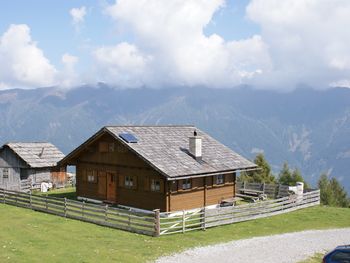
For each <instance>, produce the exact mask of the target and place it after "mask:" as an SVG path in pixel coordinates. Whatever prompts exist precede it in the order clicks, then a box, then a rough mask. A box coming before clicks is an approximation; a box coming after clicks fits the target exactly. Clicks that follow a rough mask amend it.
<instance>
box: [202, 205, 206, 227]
mask: <svg viewBox="0 0 350 263" xmlns="http://www.w3.org/2000/svg"><path fill="white" fill-rule="evenodd" d="M205 225H206V223H205V207H204V208H203V214H202V229H203V230H206V226H205Z"/></svg>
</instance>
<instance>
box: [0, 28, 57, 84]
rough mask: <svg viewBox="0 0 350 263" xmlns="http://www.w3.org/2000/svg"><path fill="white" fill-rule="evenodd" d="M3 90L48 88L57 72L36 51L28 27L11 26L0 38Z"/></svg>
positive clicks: (40, 51)
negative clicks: (7, 88)
mask: <svg viewBox="0 0 350 263" xmlns="http://www.w3.org/2000/svg"><path fill="white" fill-rule="evenodd" d="M0 61H1V64H0V88H1V87H2V88H6V87H32V86H49V85H52V84H53V83H54V80H55V76H56V73H57V71H56V69H55V67H54V66H53V65H52V64H51V63H50V61H49V60H48V59H47V58H46V57H45V55H44V53H43V51H42V50H41V49H40V48H38V47H37V44H36V42H34V41H33V40H32V38H31V35H30V28H29V27H28V26H27V25H25V24H21V25H11V26H10V27H9V28H8V29H7V31H6V32H5V33H4V34H3V35H2V36H0Z"/></svg>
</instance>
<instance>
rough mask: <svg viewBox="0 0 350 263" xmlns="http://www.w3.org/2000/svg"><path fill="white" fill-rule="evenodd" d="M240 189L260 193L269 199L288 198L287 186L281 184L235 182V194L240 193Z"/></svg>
mask: <svg viewBox="0 0 350 263" xmlns="http://www.w3.org/2000/svg"><path fill="white" fill-rule="evenodd" d="M242 189H247V190H258V191H262V193H263V194H266V195H267V196H268V197H269V198H276V197H277V198H280V197H285V196H289V191H288V190H289V186H288V185H282V184H267V183H248V182H237V183H236V193H240V191H241V190H242Z"/></svg>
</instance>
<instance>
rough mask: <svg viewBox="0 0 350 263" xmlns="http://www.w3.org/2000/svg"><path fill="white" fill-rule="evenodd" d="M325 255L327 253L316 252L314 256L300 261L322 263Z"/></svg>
mask: <svg viewBox="0 0 350 263" xmlns="http://www.w3.org/2000/svg"><path fill="white" fill-rule="evenodd" d="M324 255H325V254H323V253H316V254H315V255H313V256H312V257H310V258H308V259H305V260H303V261H300V262H299V263H320V262H322V259H323V257H324Z"/></svg>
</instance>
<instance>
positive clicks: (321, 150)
mask: <svg viewBox="0 0 350 263" xmlns="http://www.w3.org/2000/svg"><path fill="white" fill-rule="evenodd" d="M0 122H1V123H2V124H3V125H1V126H0V142H1V143H4V142H6V141H23V140H28V141H29V140H36V141H43V140H48V141H51V142H53V143H54V144H56V145H57V146H58V147H59V148H61V149H62V150H63V151H64V152H65V153H68V152H69V151H71V150H72V149H73V148H75V147H76V146H77V145H79V144H80V143H82V142H83V141H84V140H85V139H86V138H88V137H89V136H90V135H91V134H92V133H94V132H95V131H97V130H98V129H100V128H101V127H102V126H103V125H107V124H195V125H197V126H198V127H199V128H201V129H203V130H205V131H207V132H208V133H209V134H211V135H212V136H214V137H215V138H217V139H218V140H220V141H221V142H223V143H224V144H226V145H227V146H229V147H231V148H232V149H234V150H235V151H237V152H238V153H240V154H243V155H244V156H246V157H248V158H254V156H255V155H256V153H257V152H260V151H264V153H265V155H266V157H267V159H268V160H269V161H270V163H271V164H272V165H273V169H274V170H275V171H277V170H278V169H279V167H280V165H281V164H282V163H283V162H284V161H285V160H287V161H288V162H289V163H290V164H291V166H292V167H294V166H296V167H300V168H301V170H302V172H303V174H304V175H305V176H306V178H307V179H308V180H309V181H310V182H311V183H315V182H316V180H317V178H318V176H319V174H320V173H321V172H322V171H329V172H331V174H332V175H334V176H336V177H337V178H338V179H339V180H340V181H342V183H343V184H345V185H346V187H347V190H348V191H349V190H350V180H346V178H349V174H348V170H349V168H350V162H349V160H350V136H349V135H350V89H340V88H339V89H330V90H326V91H315V90H312V89H297V90H295V91H293V92H289V93H278V92H274V91H258V90H253V89H251V88H247V87H241V88H238V89H207V88H168V89H147V88H141V89H113V88H110V87H108V86H105V85H98V86H97V87H88V86H84V87H79V88H76V89H72V90H60V89H55V88H45V89H35V90H5V91H1V92H0Z"/></svg>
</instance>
